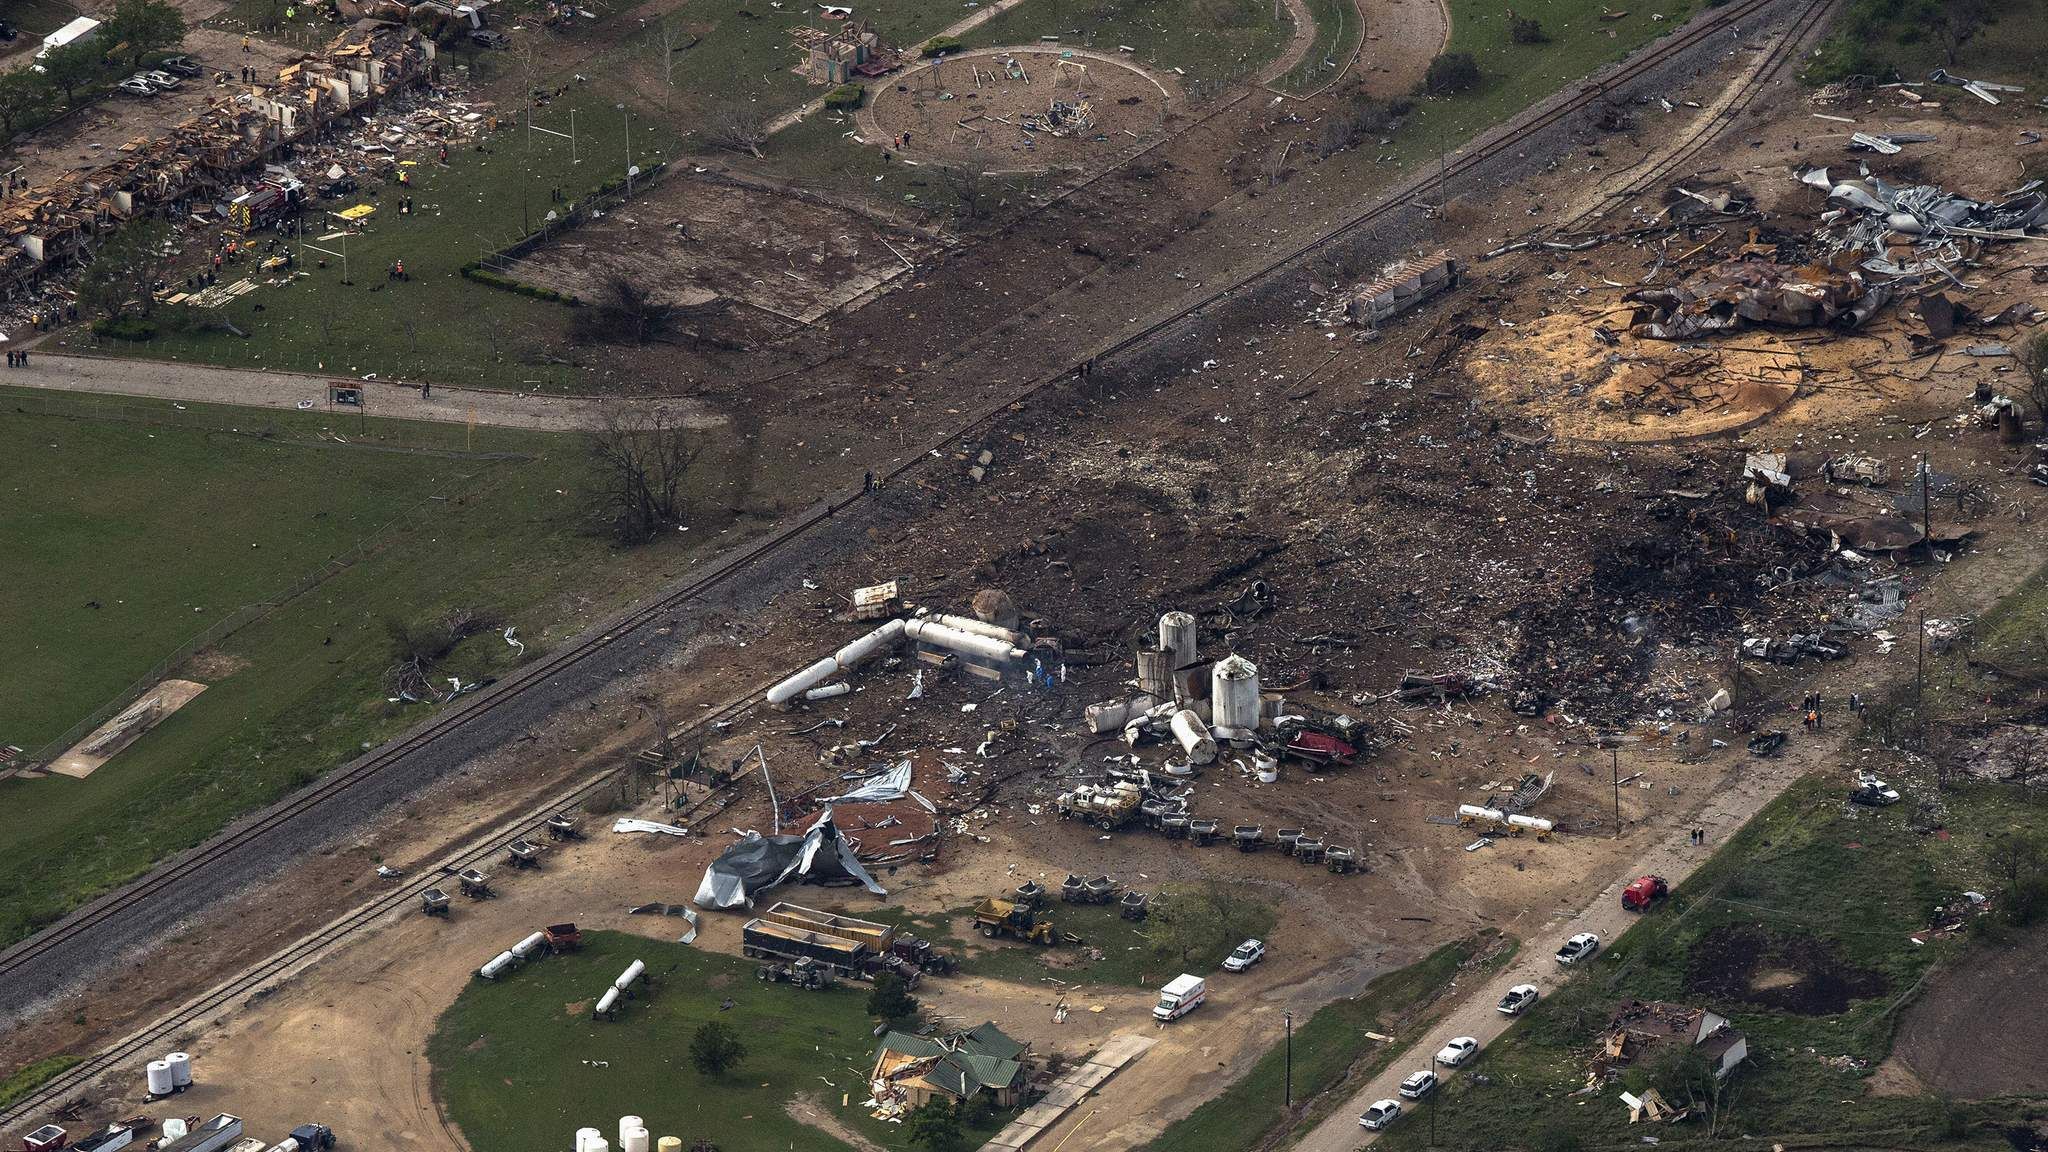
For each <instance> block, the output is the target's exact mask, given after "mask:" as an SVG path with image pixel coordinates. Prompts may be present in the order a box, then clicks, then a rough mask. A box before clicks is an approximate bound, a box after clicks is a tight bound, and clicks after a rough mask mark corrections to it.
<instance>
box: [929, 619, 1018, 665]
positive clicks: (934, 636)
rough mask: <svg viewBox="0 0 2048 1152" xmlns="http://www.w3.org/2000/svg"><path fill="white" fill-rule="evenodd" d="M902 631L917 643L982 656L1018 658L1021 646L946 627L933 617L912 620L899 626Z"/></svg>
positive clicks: (1004, 658)
mask: <svg viewBox="0 0 2048 1152" xmlns="http://www.w3.org/2000/svg"><path fill="white" fill-rule="evenodd" d="M903 634H904V635H905V636H908V637H910V638H911V639H912V640H915V641H917V642H918V643H920V644H929V645H931V646H932V647H934V648H944V649H946V650H947V651H950V652H959V653H962V654H964V655H968V656H979V657H981V658H982V659H984V660H1011V661H1015V660H1022V659H1023V658H1024V650H1023V649H1022V648H1018V647H1015V646H1013V645H1011V644H1008V643H1006V642H1004V641H1002V640H998V639H996V638H994V637H992V636H981V635H977V634H975V633H973V632H962V631H961V630H960V629H958V628H948V627H946V626H945V625H944V624H940V623H938V622H937V621H933V620H912V621H911V622H910V623H908V624H905V625H904V626H903Z"/></svg>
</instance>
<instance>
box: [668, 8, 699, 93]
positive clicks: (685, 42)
mask: <svg viewBox="0 0 2048 1152" xmlns="http://www.w3.org/2000/svg"><path fill="white" fill-rule="evenodd" d="M696 42H697V38H696V37H695V36H692V35H690V34H689V33H687V32H684V31H683V30H682V29H681V28H678V27H676V25H675V23H674V22H673V21H669V20H664V21H662V22H661V82H662V83H663V84H666V85H668V86H669V87H671V88H673V87H675V86H676V53H678V52H682V51H684V50H685V49H687V48H689V47H690V46H691V45H692V44H695V43H696Z"/></svg>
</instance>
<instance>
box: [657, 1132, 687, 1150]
mask: <svg viewBox="0 0 2048 1152" xmlns="http://www.w3.org/2000/svg"><path fill="white" fill-rule="evenodd" d="M654 1152H683V1138H682V1137H681V1136H663V1137H662V1138H661V1139H660V1140H657V1141H656V1142H655V1144H654Z"/></svg>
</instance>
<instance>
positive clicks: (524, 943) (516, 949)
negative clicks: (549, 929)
mask: <svg viewBox="0 0 2048 1152" xmlns="http://www.w3.org/2000/svg"><path fill="white" fill-rule="evenodd" d="M547 942H548V938H547V934H546V933H544V932H535V933H534V934H533V935H531V936H528V937H527V938H526V939H524V940H521V941H520V942H519V943H517V944H514V945H513V946H512V955H514V956H517V957H518V958H520V959H521V960H524V959H526V958H527V957H529V956H531V955H533V954H534V953H535V952H538V951H540V946H541V945H543V944H545V943H547Z"/></svg>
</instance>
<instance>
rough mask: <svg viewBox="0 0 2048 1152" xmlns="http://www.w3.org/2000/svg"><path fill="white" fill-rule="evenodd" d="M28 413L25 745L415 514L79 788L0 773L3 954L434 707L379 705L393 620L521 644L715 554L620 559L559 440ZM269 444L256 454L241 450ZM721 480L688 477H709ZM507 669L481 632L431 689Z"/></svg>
mask: <svg viewBox="0 0 2048 1152" xmlns="http://www.w3.org/2000/svg"><path fill="white" fill-rule="evenodd" d="M38 400H39V397H27V398H19V397H6V398H4V402H5V403H6V404H7V406H8V407H9V408H10V409H17V408H18V409H19V410H10V411H9V412H8V419H7V420H6V421H5V428H4V433H0V434H4V436H6V437H7V439H6V440H5V441H0V445H4V446H5V448H6V449H7V450H6V453H5V457H4V460H5V462H4V463H0V485H4V487H5V489H6V490H7V491H8V492H9V493H10V495H11V496H12V497H13V498H12V499H10V500H9V501H8V502H7V505H6V509H5V511H4V512H0V525H4V530H5V533H6V538H7V539H8V540H9V541H10V542H11V543H12V544H13V545H14V546H13V547H10V548H8V549H7V550H6V552H5V554H4V556H0V575H4V577H5V587H6V589H7V590H6V591H5V592H0V606H4V607H0V610H4V612H5V614H6V617H7V618H8V619H10V620H15V621H18V622H19V623H18V624H17V626H16V628H17V631H16V637H15V638H16V644H15V647H14V650H13V659H12V660H11V661H10V663H9V666H8V667H7V668H6V669H5V671H4V673H0V676H4V677H5V679H4V680H0V716H6V717H8V718H9V722H10V725H11V724H12V723H13V718H14V717H16V716H28V717H33V721H32V722H31V723H29V724H25V725H24V729H25V730H29V731H34V732H37V733H54V732H56V731H60V730H62V729H63V728H65V727H68V726H69V724H70V723H71V722H72V721H73V720H75V719H76V718H78V717H79V716H82V715H84V714H86V713H88V712H90V711H91V710H92V709H93V708H95V707H97V706H99V705H100V704H101V703H103V702H105V700H106V699H108V698H109V697H111V696H112V695H113V694H114V693H116V692H118V691H119V690H120V689H121V688H123V687H125V686H126V685H128V684H129V683H130V682H132V681H133V680H134V679H136V678H137V677H139V676H141V675H142V674H143V673H144V672H146V671H147V670H148V669H149V668H150V667H151V666H152V665H153V664H155V663H156V662H157V660H158V659H160V658H161V657H162V656H164V655H165V654H166V653H167V652H168V650H170V649H172V648H174V647H176V646H177V645H178V644H179V643H181V642H182V641H184V640H185V639H186V638H187V637H189V636H191V635H192V634H194V633H195V632H197V631H198V630H199V629H200V628H201V627H202V626H203V625H202V624H201V623H199V622H200V621H204V620H207V619H210V618H213V617H215V616H217V615H219V614H220V613H222V612H226V611H229V610H231V609H233V608H235V607H236V606H238V605H239V604H241V603H244V602H246V601H251V600H257V599H261V598H263V597H265V596H268V595H272V594H275V593H278V592H282V591H284V590H285V589H286V588H287V587H288V586H290V585H291V584H292V583H293V582H295V581H296V580H297V579H298V578H299V577H300V576H301V575H304V574H306V573H309V572H312V571H314V570H315V569H318V568H320V567H321V566H322V565H323V564H324V563H325V562H326V561H327V559H328V558H329V557H330V556H331V555H332V554H334V553H335V552H336V551H338V550H341V549H345V548H348V547H350V546H351V545H353V544H354V542H355V541H356V540H357V539H358V538H359V537H367V536H371V535H372V534H373V533H375V532H376V530H377V529H378V528H379V526H381V525H385V524H386V523H387V522H388V521H390V520H391V519H392V518H393V517H394V515H396V514H397V513H398V512H399V511H401V510H410V514H409V515H408V516H407V517H406V518H405V519H403V520H402V521H401V522H400V523H398V524H396V525H393V526H391V527H389V528H386V529H384V530H383V534H382V535H380V536H377V537H376V539H377V541H378V545H379V546H378V547H376V548H373V549H371V550H370V552H369V554H368V555H366V556H365V557H363V558H362V559H360V560H359V561H358V562H357V563H355V564H354V565H353V566H351V567H348V568H346V569H344V570H343V571H341V572H340V573H339V574H337V575H335V576H333V577H331V578H330V579H328V580H327V581H325V582H324V583H321V584H319V585H318V586H316V587H314V588H313V589H311V590H310V591H307V592H305V593H304V594H302V595H300V596H298V597H297V598H295V599H292V600H290V601H288V602H286V603H285V604H284V605H282V606H281V607H279V608H278V609H277V610H276V611H275V612H273V613H271V614H270V615H268V616H265V617H263V618H262V619H260V620H258V621H256V622H255V623H252V624H250V625H249V626H247V627H246V628H244V629H242V630H241V631H239V632H236V633H235V634H234V635H232V636H230V637H229V638H228V639H227V640H226V641H224V642H223V643H221V644H220V645H219V646H218V648H217V650H216V651H215V652H213V653H209V654H207V655H208V656H209V657H210V658H209V659H207V660H204V661H202V662H201V663H202V670H201V671H200V672H198V673H197V678H199V679H201V680H202V681H205V682H207V683H209V684H210V687H208V689H207V690H206V691H205V692H203V693H201V694H200V695H199V696H198V697H197V698H196V699H194V700H193V701H192V702H191V703H189V704H187V705H186V706H185V707H184V708H182V709H180V710H179V711H178V712H176V713H174V714H173V715H171V716H170V717H168V718H167V719H166V720H165V721H164V722H163V723H161V724H159V725H158V726H157V727H156V728H155V729H153V730H151V731H150V732H149V733H148V734H146V735H145V736H143V737H142V738H141V739H140V740H138V741H137V742H136V743H135V744H133V745H131V746H130V747H128V748H127V749H125V750H123V751H122V752H121V753H120V754H119V755H117V756H116V757H115V758H114V759H113V760H111V761H109V762H108V764H107V765H106V766H105V767H103V768H101V769H100V770H99V771H97V772H95V773H94V774H93V775H92V776H91V777H89V778H88V779H85V780H82V781H81V780H73V779H69V778H65V777H50V778H46V779H40V780H19V779H16V780H6V781H0V809H4V810H5V811H7V812H8V814H9V817H10V818H9V819H8V820H6V821H4V822H0V944H4V943H7V942H11V941H13V940H15V939H18V938H20V937H21V936H23V935H26V934H27V933H28V932H30V931H32V930H33V929H34V928H35V927H38V926H40V925H42V924H45V923H48V922H50V921H52V920H55V919H56V918H58V917H60V916H61V915H63V913H64V912H66V911H68V910H69V909H70V908H72V907H74V906H75V905H76V904H77V903H79V902H80V901H83V900H85V899H87V898H89V897H91V896H92V895H94V894H96V893H98V892H100V891H104V890H106V889H107V888H110V887H113V886H117V885H119V884H120V883H122V882H124V881H126V880H128V879H130V878H132V877H133V876H135V875H137V874H139V873H140V872H142V871H144V870H146V869H147V868H148V867H149V865H150V864H151V863H152V862H153V861H154V860H156V859H158V858H160V857H161V856H163V855H164V854H167V853H170V852H174V851H177V850H180V849H183V848H185V847H188V846H190V845H192V844H195V843H198V842H199V841H200V840H203V839H204V838H205V837H207V836H208V835H210V834H211V833H213V832H214V831H216V830H217V829H218V828H219V827H221V826H222V825H223V824H225V823H226V822H227V821H229V820H230V819H232V818H233V817H234V816H236V815H238V814H239V813H241V812H242V811H245V810H247V809H249V808H251V807H255V806H258V805H261V804H263V803H266V802H268V801H270V800H273V799H275V798H277V797H278V796H280V795H282V794H283V793H285V792H286V791H288V790H290V789H291V788H293V787H295V786H298V785H301V784H304V783H306V782H308V781H310V780H312V779H313V778H315V777H316V776H318V775H319V774H320V773H322V772H324V771H326V770H327V769H329V768H331V767H333V766H335V765H336V764H339V763H341V762H343V761H345V760H347V759H349V758H350V757H352V756H354V755H355V754H357V753H358V752H360V751H361V750H362V749H363V748H364V747H367V746H369V745H371V744H373V743H375V742H376V741H379V740H381V739H383V738H385V737H387V736H389V735H391V734H392V733H394V732H396V731H398V730H399V729H401V728H402V727H404V726H406V725H409V724H411V723H413V722H415V721H417V720H418V719H419V718H420V716H421V708H423V707H429V706H426V705H421V706H408V705H393V704H390V703H388V702H387V696H388V695H389V689H388V686H387V684H386V682H385V670H386V668H387V667H388V666H389V664H390V663H391V656H390V646H389V644H390V642H389V640H388V638H387V636H386V632H385V627H384V623H385V621H386V620H387V619H389V618H392V617H402V618H405V619H407V620H409V621H412V622H415V623H422V622H426V621H429V620H432V619H436V618H439V617H440V616H442V615H443V614H445V613H446V612H447V611H449V610H450V609H453V608H468V609H474V610H479V611H482V612H486V613H489V614H491V615H493V616H495V617H498V618H502V619H503V620H504V622H505V623H507V624H510V625H513V626H516V627H517V628H518V629H519V633H518V635H519V637H520V638H521V639H522V640H523V641H524V642H525V643H526V644H527V645H528V653H529V655H531V654H537V652H538V651H539V650H542V649H544V648H546V647H547V646H549V645H551V644H554V643H557V642H559V641H560V640H561V639H562V638H564V637H566V636H569V635H573V634H574V633H575V632H577V631H580V630H581V629H582V628H583V627H586V626H588V625H589V624H591V623H594V622H595V620H596V619H597V618H598V617H599V616H600V615H601V614H602V613H603V612H605V611H607V610H610V609H612V608H614V607H615V606H616V604H617V603H618V602H619V601H620V600H622V599H623V598H625V597H626V596H629V595H631V594H633V592H634V591H635V590H637V589H640V588H644V587H645V586H646V584H647V582H649V581H652V580H657V579H661V578H666V577H672V576H675V575H679V574H681V572H683V571H684V570H686V568H687V564H688V562H689V560H690V558H691V557H692V556H693V555H694V554H697V553H698V552H700V551H701V550H704V549H708V548H713V547H718V546H720V545H721V544H725V543H729V542H730V540H731V539H732V537H731V536H722V535H720V533H719V530H718V529H717V528H716V526H714V525H711V524H709V523H706V524H705V525H703V529H704V530H703V531H702V532H701V533H692V535H691V537H689V538H687V539H689V540H691V541H692V543H691V544H689V545H685V544H683V543H682V542H681V541H680V540H679V541H677V542H675V543H663V544H661V545H657V546H651V547H649V548H646V549H641V550H635V551H632V552H625V553H621V552H617V551H616V550H614V549H613V548H612V547H611V546H610V544H609V543H608V542H607V541H606V540H604V539H602V538H600V537H598V536H594V535H592V534H590V533H588V532H587V531H585V529H584V524H585V523H586V521H587V518H586V517H585V516H583V515H581V508H582V500H583V498H584V482H585V470H584V464H583V458H582V456H581V450H580V442H579V441H577V440H574V439H571V438H555V437H550V436H547V435H544V434H538V433H527V432H514V431H510V430H503V429H480V430H478V436H477V445H476V446H477V448H478V449H479V450H491V451H519V452H524V453H526V454H527V458H524V459H510V460H497V461H481V460H475V459H449V458H446V457H437V456H412V455H403V454H399V453H393V452H387V451H380V450H378V449H377V448H376V447H375V445H376V444H377V443H378V442H380V441H383V442H389V441H393V440H397V439H400V438H404V439H405V440H406V441H407V442H408V443H413V444H418V443H421V442H431V441H435V440H445V439H446V438H451V437H452V438H456V440H457V442H458V443H459V438H460V437H461V436H462V435H463V429H462V428H460V427H457V426H449V425H432V426H426V425H405V424H402V423H400V422H396V421H376V420H371V421H368V422H366V423H363V422H358V421H357V420H354V419H348V418H345V419H344V420H343V421H341V422H340V427H341V430H342V431H344V432H345V433H346V434H347V435H348V436H349V438H350V439H351V440H352V441H356V443H353V444H351V445H346V446H344V445H337V444H334V443H332V442H331V441H320V440H316V439H315V438H314V434H315V432H317V430H318V428H319V426H320V425H321V424H323V423H326V422H327V418H326V417H325V416H324V415H323V414H321V413H310V412H309V413H296V412H268V411H265V412H251V411H248V410H246V409H227V408H211V407H208V406H205V405H191V404H188V405H187V406H186V409H185V411H183V412H178V411H176V410H173V409H170V406H169V405H168V404H161V405H160V406H159V407H160V409H161V410H163V416H164V417H166V418H170V417H175V419H176V420H177V421H180V423H172V422H169V421H168V419H167V421H166V422H165V423H161V424H143V423H134V422H121V423H114V422H108V421H104V420H99V421H95V420H85V419H80V418H77V417H72V416H63V415H51V414H47V413H45V412H44V411H42V410H41V409H40V408H39V407H38V403H37V401H38ZM147 403H149V402H138V404H136V405H133V406H129V407H127V408H125V409H124V410H126V411H130V412H136V413H139V412H142V411H144V409H143V407H142V405H146V404H147ZM230 427H239V428H240V429H241V430H242V431H241V432H239V433H238V432H230V431H226V430H225V429H227V428H230ZM266 429H267V430H269V431H270V432H272V433H273V436H272V438H271V439H269V440H265V439H262V438H261V437H260V434H259V435H250V434H249V433H250V432H251V431H258V432H259V433H260V431H261V430H266ZM52 444H55V445H57V447H56V448H51V447H49V445H52ZM719 451H721V449H718V448H716V447H713V448H712V449H711V452H712V454H713V456H716V455H717V454H718V453H719ZM707 459H708V458H707ZM718 468H719V465H718V463H717V462H716V461H713V462H712V463H711V464H710V465H709V466H708V467H707V468H705V469H703V470H702V471H703V474H704V475H705V476H706V477H707V479H706V483H707V484H710V483H713V482H714V481H713V480H712V479H711V478H712V477H715V476H716V474H717V472H718ZM432 496H445V497H446V499H431V498H430V497H432ZM200 507H203V508H204V509H205V511H204V514H200V513H198V512H195V511H194V509H196V508H200ZM730 531H734V532H737V531H740V529H739V528H738V527H733V528H731V529H730ZM700 535H701V536H702V537H704V539H702V540H698V539H697V537H698V536H700ZM251 544H257V545H260V546H259V547H255V548H251V547H250V545H251ZM593 576H598V578H597V579H593ZM89 600H98V601H99V602H100V604H101V607H100V608H99V609H90V608H86V607H85V606H84V605H85V603H86V602H87V601H89ZM194 607H201V608H204V609H205V611H204V612H194V611H193V608H194ZM31 638H32V639H31ZM517 658H518V657H517V656H516V654H515V652H514V650H513V649H512V647H511V646H509V645H507V644H506V643H505V642H504V640H503V639H502V638H500V637H499V636H498V635H497V634H496V633H495V632H488V633H484V634H481V635H478V636H474V637H471V638H470V639H469V640H467V641H465V642H464V643H463V644H462V646H461V647H459V648H457V649H456V651H455V652H454V653H453V654H452V656H451V657H450V658H449V660H448V661H446V662H445V666H444V669H443V670H442V674H443V675H459V676H461V677H463V678H464V679H465V680H467V679H473V678H475V677H477V676H479V675H484V674H489V673H494V672H500V671H503V670H504V669H506V668H508V667H510V666H511V665H512V664H513V663H514V662H515V661H516V659H517ZM58 686H61V692H59V691H53V690H52V688H54V687H58ZM0 738H4V739H5V740H6V741H7V742H9V743H27V742H26V741H24V740H22V739H21V738H20V737H18V736H16V735H14V734H13V733H8V734H0Z"/></svg>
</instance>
